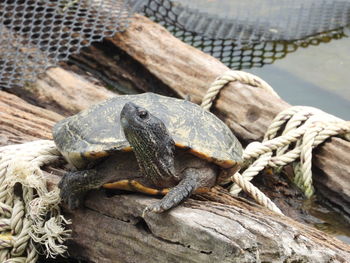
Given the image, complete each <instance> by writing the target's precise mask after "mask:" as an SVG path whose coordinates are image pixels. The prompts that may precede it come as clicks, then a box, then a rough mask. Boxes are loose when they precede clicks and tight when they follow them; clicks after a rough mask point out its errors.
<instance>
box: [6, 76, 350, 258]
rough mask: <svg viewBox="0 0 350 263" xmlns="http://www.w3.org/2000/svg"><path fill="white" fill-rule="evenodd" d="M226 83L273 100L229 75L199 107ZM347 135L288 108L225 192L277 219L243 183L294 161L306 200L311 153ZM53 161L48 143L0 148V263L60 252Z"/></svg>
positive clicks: (343, 126)
mask: <svg viewBox="0 0 350 263" xmlns="http://www.w3.org/2000/svg"><path fill="white" fill-rule="evenodd" d="M231 81H240V82H242V83H246V84H250V85H252V86H255V87H259V88H263V89H265V90H267V91H269V92H270V93H272V94H274V96H278V95H277V94H276V92H274V90H273V89H272V88H271V87H270V86H269V85H268V84H267V83H266V82H265V81H263V80H262V79H260V78H258V77H256V76H254V75H252V74H249V73H244V72H240V71H229V72H227V73H225V74H223V75H222V76H221V77H220V78H218V79H217V80H216V81H214V82H213V84H212V85H211V86H210V88H209V90H208V92H207V94H206V96H205V97H204V99H203V103H202V107H203V108H205V109H207V110H209V109H210V107H211V105H212V103H213V101H214V100H215V98H216V96H217V95H218V93H219V92H220V90H221V89H222V88H223V87H224V86H225V85H226V84H228V83H229V82H231ZM282 127H285V130H284V131H281V129H282ZM349 133H350V124H349V122H345V121H343V120H341V119H339V118H336V117H334V116H332V115H330V114H327V113H324V112H322V111H320V110H318V109H315V108H311V107H300V106H297V107H291V108H289V109H287V110H286V111H283V112H282V113H280V114H279V115H278V116H277V117H276V118H275V119H274V121H273V122H272V124H271V125H270V127H269V129H268V131H267V133H266V135H265V137H264V140H263V142H261V143H260V142H253V143H251V144H249V145H248V147H247V148H246V149H245V151H244V154H243V158H244V160H245V163H249V166H247V167H248V168H247V169H246V170H245V171H244V172H243V173H242V175H241V174H240V173H236V174H235V175H233V176H232V180H233V181H234V182H235V183H236V185H234V186H232V187H231V189H230V192H231V193H232V194H234V195H237V194H238V193H239V192H240V191H241V189H243V190H244V191H245V192H247V193H248V194H250V195H251V196H252V197H253V198H254V199H255V200H256V201H257V202H258V203H259V204H261V205H263V206H265V207H267V208H269V209H270V210H273V211H275V212H277V213H279V214H282V212H281V211H280V209H279V208H278V207H277V206H276V205H275V204H274V203H273V202H272V201H271V200H270V199H269V198H268V197H266V196H265V195H264V194H263V193H262V192H261V191H259V189H257V188H256V187H255V186H253V185H252V184H251V183H250V182H249V181H250V180H251V179H252V178H253V176H255V175H256V174H258V173H259V172H260V171H261V170H263V169H264V168H265V167H266V166H270V167H282V166H283V165H286V164H288V163H291V162H295V161H296V160H299V163H298V164H297V165H295V166H294V167H295V171H296V173H295V174H296V176H295V181H296V183H298V184H299V185H300V187H301V188H302V189H303V190H304V191H305V193H306V195H307V196H311V195H312V193H313V188H312V184H311V182H312V177H311V175H312V174H311V150H312V148H314V147H316V146H317V145H319V144H320V143H322V142H323V141H324V140H326V139H327V138H328V137H329V136H334V135H337V134H343V135H344V137H345V139H347V140H350V134H349ZM279 134H280V135H279ZM59 158H60V153H59V152H58V150H57V149H56V146H55V144H54V143H53V141H48V140H38V141H34V142H30V143H24V144H18V145H10V146H4V147H0V262H3V263H10V262H11V263H12V262H20V263H35V262H36V261H37V258H38V251H37V246H36V244H41V245H43V247H44V248H45V251H44V253H45V254H46V255H48V256H50V257H55V256H56V255H62V254H63V253H64V252H65V251H66V249H67V248H66V247H65V246H64V245H63V243H64V241H65V240H66V239H67V238H68V237H69V233H70V232H69V231H68V230H65V225H66V224H68V223H69V222H68V221H67V220H66V219H65V218H64V217H63V216H62V215H61V214H60V209H59V206H58V205H59V202H60V197H59V190H58V188H57V187H56V188H55V189H53V190H51V191H48V189H47V186H46V180H45V178H44V176H43V172H42V170H41V169H40V167H41V166H43V165H48V164H51V163H55V162H56V161H57V160H58V159H59ZM18 186H19V187H18Z"/></svg>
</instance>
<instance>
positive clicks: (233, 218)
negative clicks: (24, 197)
mask: <svg viewBox="0 0 350 263" xmlns="http://www.w3.org/2000/svg"><path fill="white" fill-rule="evenodd" d="M52 87H53V86H52ZM80 88H81V89H82V90H83V89H84V87H80ZM57 90H59V88H57ZM69 99H70V97H66V98H65V100H69ZM0 102H1V104H0V105H1V107H2V108H1V109H2V111H1V112H2V115H1V117H4V118H2V119H6V120H8V121H6V122H3V123H2V124H5V125H2V126H1V129H0V131H1V132H2V131H3V130H6V131H7V132H6V133H1V138H2V140H0V143H1V144H2V143H5V144H7V143H9V142H22V141H28V140H32V139H34V138H50V134H49V131H50V128H51V126H52V125H53V124H54V122H55V121H57V120H59V119H60V118H62V116H60V115H58V114H56V113H53V112H51V111H48V110H44V109H42V108H39V107H37V106H33V105H30V104H28V103H26V102H25V101H23V100H21V99H19V98H17V97H16V96H14V95H11V94H7V93H6V92H0ZM61 105H65V102H61ZM5 111H6V113H5V114H4V112H5ZM12 121H13V122H12ZM10 123H14V124H15V129H7V128H6V127H7V126H9V125H10ZM18 127H20V129H19V131H21V133H17V132H18V131H17V129H18ZM33 127H35V129H34V128H33ZM26 134H28V136H26ZM22 137H23V138H22ZM6 138H9V139H6ZM52 172H54V173H55V174H60V173H61V172H58V173H57V170H56V169H51V170H50V173H47V174H46V177H47V179H48V182H49V184H50V185H51V187H54V186H55V185H57V183H58V182H59V179H60V177H59V176H57V175H55V174H52ZM155 201H156V200H155V198H152V197H147V196H143V195H139V194H118V195H115V196H112V197H111V196H107V195H106V194H105V193H104V192H103V191H95V192H91V193H90V194H89V196H88V198H87V200H86V202H85V206H86V207H85V208H83V209H79V210H77V211H74V212H71V211H67V210H66V211H65V215H66V216H68V217H70V218H71V219H72V220H73V224H72V225H71V228H72V230H73V235H72V240H70V242H69V253H70V255H72V256H74V257H76V258H79V259H84V260H87V261H88V262H144V261H149V262H262V261H265V262H266V261H268V262H302V261H303V262H346V261H347V259H348V258H349V257H350V246H349V245H347V244H344V243H342V242H341V241H339V240H337V239H335V238H333V237H330V236H328V235H327V234H325V233H322V232H320V231H318V230H315V229H314V228H311V227H309V226H306V225H302V224H300V223H297V222H295V221H294V220H292V219H290V218H287V217H285V216H280V215H276V214H274V213H272V212H270V211H268V210H266V209H265V208H261V207H258V206H257V205H254V204H252V203H250V202H247V201H244V200H242V199H236V198H233V197H231V196H229V195H228V194H227V192H226V191H225V190H223V189H222V188H219V187H218V188H215V189H214V190H213V192H211V193H208V194H206V195H202V196H199V197H197V200H193V199H190V200H187V201H186V202H185V203H184V205H181V206H179V207H177V208H175V209H173V210H172V211H170V212H167V213H164V214H160V215H159V214H146V215H145V216H144V217H143V216H142V211H143V210H144V208H145V207H146V206H147V205H149V204H151V203H152V202H155Z"/></svg>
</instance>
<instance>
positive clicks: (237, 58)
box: [143, 0, 350, 69]
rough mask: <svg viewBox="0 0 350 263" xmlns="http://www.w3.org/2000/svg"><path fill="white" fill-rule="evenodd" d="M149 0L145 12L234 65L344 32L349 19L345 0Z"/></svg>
mask: <svg viewBox="0 0 350 263" xmlns="http://www.w3.org/2000/svg"><path fill="white" fill-rule="evenodd" d="M147 2H148V3H147V4H146V5H145V8H144V10H143V13H144V14H145V15H146V16H148V17H150V18H152V19H153V20H155V21H157V22H158V23H160V24H162V25H163V26H165V27H166V28H167V29H168V30H169V31H170V32H172V33H173V34H174V35H175V36H176V37H178V38H180V39H181V40H183V41H185V42H186V43H189V44H191V45H192V46H194V47H196V48H199V49H201V50H203V51H204V52H206V53H209V54H211V55H213V56H214V57H216V58H218V59H220V60H221V61H222V62H223V63H225V64H226V65H227V66H228V67H230V68H233V69H247V68H252V67H261V66H263V65H264V64H270V63H273V61H275V60H276V59H280V58H283V57H285V56H286V54H288V53H290V52H294V51H295V50H296V49H298V48H299V47H307V46H309V45H318V44H319V43H321V42H329V41H330V40H331V39H339V38H342V37H344V36H345V33H344V26H346V25H348V24H350V1H349V0H344V1H336V0H303V1H300V0H278V1H276V0H259V1H253V0H251V1H237V0H212V1H207V0H206V1H204V0H193V1H189V0H148V1H147ZM230 14H231V16H229V15H230ZM228 17H229V18H228Z"/></svg>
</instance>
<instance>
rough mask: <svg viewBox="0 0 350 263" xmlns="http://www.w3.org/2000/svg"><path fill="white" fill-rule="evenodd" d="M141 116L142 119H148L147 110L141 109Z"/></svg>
mask: <svg viewBox="0 0 350 263" xmlns="http://www.w3.org/2000/svg"><path fill="white" fill-rule="evenodd" d="M139 117H140V118H141V119H146V118H147V117H148V112H147V111H144V110H143V111H140V112H139Z"/></svg>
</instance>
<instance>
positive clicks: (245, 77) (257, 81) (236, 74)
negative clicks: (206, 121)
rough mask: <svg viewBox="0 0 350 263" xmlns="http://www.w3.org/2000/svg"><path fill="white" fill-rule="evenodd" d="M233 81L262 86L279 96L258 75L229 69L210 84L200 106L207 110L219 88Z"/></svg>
mask: <svg viewBox="0 0 350 263" xmlns="http://www.w3.org/2000/svg"><path fill="white" fill-rule="evenodd" d="M233 81H239V82H241V83H245V84H249V85H251V86H253V87H259V88H262V89H264V90H266V91H268V92H270V93H271V94H273V95H274V96H276V97H278V98H279V96H278V94H277V93H276V92H275V91H274V90H273V88H272V87H271V86H270V85H269V84H268V83H267V82H265V81H264V80H262V79H261V78H259V77H258V76H255V75H253V74H250V73H247V72H244V71H238V70H230V71H227V72H225V73H224V74H222V75H221V76H220V77H218V78H217V79H216V80H215V81H214V82H213V83H212V84H211V85H210V87H209V89H208V90H207V93H206V94H205V95H204V98H203V99H202V104H201V107H202V108H204V109H205V110H209V109H210V107H211V106H212V104H213V101H214V100H215V99H216V97H217V96H218V94H219V92H220V90H221V89H222V88H223V87H225V85H227V84H228V83H230V82H233Z"/></svg>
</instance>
